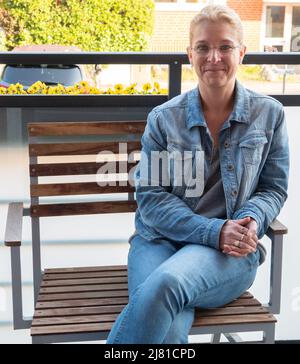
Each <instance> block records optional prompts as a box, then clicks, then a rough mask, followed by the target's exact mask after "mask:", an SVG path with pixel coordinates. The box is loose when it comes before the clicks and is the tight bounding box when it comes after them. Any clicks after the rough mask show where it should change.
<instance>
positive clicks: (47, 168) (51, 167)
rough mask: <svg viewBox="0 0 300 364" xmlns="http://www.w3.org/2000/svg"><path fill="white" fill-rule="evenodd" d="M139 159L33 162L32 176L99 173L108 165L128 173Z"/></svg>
mask: <svg viewBox="0 0 300 364" xmlns="http://www.w3.org/2000/svg"><path fill="white" fill-rule="evenodd" d="M137 163H138V161H134V162H127V161H120V162H118V161H116V162H99V163H97V162H82V163H43V164H31V165H30V176H31V177H39V176H40V177H42V176H75V175H90V174H97V173H98V170H99V168H101V167H102V166H104V165H105V166H107V168H110V166H111V170H113V168H114V167H115V169H116V172H117V173H128V172H129V171H131V169H133V168H134V167H135V166H136V165H137Z"/></svg>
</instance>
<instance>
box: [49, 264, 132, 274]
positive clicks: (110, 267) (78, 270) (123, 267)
mask: <svg viewBox="0 0 300 364" xmlns="http://www.w3.org/2000/svg"><path fill="white" fill-rule="evenodd" d="M114 271H121V272H123V271H125V272H127V266H126V265H103V266H99V267H70V268H50V269H48V268H46V269H45V270H44V272H45V273H46V274H49V275H50V274H58V273H91V272H101V273H102V272H103V273H106V272H107V273H109V272H114Z"/></svg>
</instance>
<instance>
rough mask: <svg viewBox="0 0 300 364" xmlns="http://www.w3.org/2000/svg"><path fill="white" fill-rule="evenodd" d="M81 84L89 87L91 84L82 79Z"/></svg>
mask: <svg viewBox="0 0 300 364" xmlns="http://www.w3.org/2000/svg"><path fill="white" fill-rule="evenodd" d="M79 84H80V86H82V87H88V86H89V84H88V83H87V82H86V81H80V82H79Z"/></svg>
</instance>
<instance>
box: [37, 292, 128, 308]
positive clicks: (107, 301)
mask: <svg viewBox="0 0 300 364" xmlns="http://www.w3.org/2000/svg"><path fill="white" fill-rule="evenodd" d="M127 303H128V295H124V297H114V298H113V299H112V298H111V297H104V298H98V299H73V300H64V301H61V300H54V301H39V302H37V304H36V309H37V310H40V309H47V308H76V307H93V306H106V305H119V304H127Z"/></svg>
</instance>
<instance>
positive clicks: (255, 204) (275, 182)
mask: <svg viewBox="0 0 300 364" xmlns="http://www.w3.org/2000/svg"><path fill="white" fill-rule="evenodd" d="M288 175H289V146H288V134H287V129H286V122H285V116H284V110H283V108H281V110H280V112H279V117H278V121H277V125H276V128H275V130H274V135H273V138H272V142H271V146H270V150H269V154H268V157H267V159H266V162H265V165H264V167H263V169H262V172H261V174H260V176H259V181H258V185H257V188H256V190H255V193H254V194H253V195H252V196H251V198H250V199H249V200H248V201H247V202H246V203H245V204H244V205H243V206H242V207H241V208H240V209H239V210H237V211H236V212H235V213H234V215H233V219H241V218H244V217H246V216H250V217H252V218H253V219H254V220H256V222H257V224H258V234H257V235H258V237H259V238H261V237H262V236H263V235H264V234H265V232H266V231H267V229H268V226H269V225H270V223H271V222H272V221H273V220H274V219H275V218H276V216H277V215H278V214H279V212H280V210H281V208H282V207H283V205H284V202H285V201H286V199H287V189H288Z"/></svg>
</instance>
